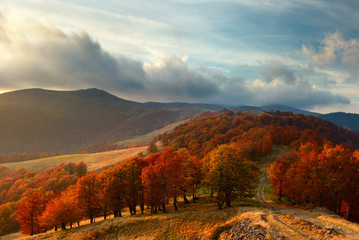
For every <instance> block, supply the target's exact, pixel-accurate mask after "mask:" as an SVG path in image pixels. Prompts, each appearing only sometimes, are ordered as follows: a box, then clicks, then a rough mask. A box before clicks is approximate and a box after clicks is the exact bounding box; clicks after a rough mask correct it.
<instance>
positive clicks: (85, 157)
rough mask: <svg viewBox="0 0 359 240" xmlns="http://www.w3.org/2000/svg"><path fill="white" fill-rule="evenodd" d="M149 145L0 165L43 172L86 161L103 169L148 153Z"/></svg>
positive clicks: (93, 166) (91, 166) (89, 168)
mask: <svg viewBox="0 0 359 240" xmlns="http://www.w3.org/2000/svg"><path fill="white" fill-rule="evenodd" d="M146 149H147V146H143V147H136V148H129V149H122V150H114V151H108V152H100V153H91V154H72V155H62V156H56V157H50V158H41V159H35V160H29V161H23V162H15V163H3V164H0V167H1V166H3V167H6V168H9V169H11V170H14V169H16V168H21V167H23V168H25V169H27V170H30V169H32V170H35V171H36V172H41V171H44V170H47V169H49V168H51V167H53V166H54V165H58V164H60V163H62V162H65V163H70V162H72V163H76V164H78V163H80V162H84V163H86V164H87V168H88V171H89V172H91V171H101V170H102V169H103V168H107V167H109V166H113V165H116V164H118V163H119V162H122V161H123V160H125V159H128V158H132V157H136V156H137V155H138V154H139V153H146Z"/></svg>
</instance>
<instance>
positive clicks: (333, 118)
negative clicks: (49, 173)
mask: <svg viewBox="0 0 359 240" xmlns="http://www.w3.org/2000/svg"><path fill="white" fill-rule="evenodd" d="M319 117H320V118H322V119H325V120H327V121H330V122H333V123H335V124H337V125H339V126H343V127H345V128H349V129H352V130H359V114H355V113H344V112H335V113H328V114H321V115H320V116H319Z"/></svg>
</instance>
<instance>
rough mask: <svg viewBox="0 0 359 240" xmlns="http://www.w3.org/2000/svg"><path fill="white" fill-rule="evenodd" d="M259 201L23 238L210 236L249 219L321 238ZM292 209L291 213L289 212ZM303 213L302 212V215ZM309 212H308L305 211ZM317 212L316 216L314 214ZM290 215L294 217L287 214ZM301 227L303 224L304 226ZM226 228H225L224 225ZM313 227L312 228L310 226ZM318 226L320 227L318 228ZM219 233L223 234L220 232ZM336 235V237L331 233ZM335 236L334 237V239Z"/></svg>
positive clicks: (186, 208)
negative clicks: (265, 206)
mask: <svg viewBox="0 0 359 240" xmlns="http://www.w3.org/2000/svg"><path fill="white" fill-rule="evenodd" d="M257 206H258V202H256V201H255V200H252V199H246V200H239V201H234V202H233V207H231V208H225V209H223V210H218V209H217V206H216V204H215V203H214V202H210V200H209V199H201V200H200V201H199V202H197V203H190V204H184V203H183V202H181V203H179V211H177V212H176V211H174V210H173V207H172V205H168V206H167V209H168V211H169V212H168V213H165V214H163V213H159V214H154V215H151V214H149V210H146V211H145V214H144V215H136V216H130V215H129V213H128V212H127V213H125V214H124V217H122V218H111V219H108V220H105V221H98V220H99V219H97V220H96V223H94V224H86V225H84V224H85V222H82V223H81V226H80V227H74V228H73V229H68V230H66V231H62V230H59V231H58V232H54V231H52V232H48V233H44V234H40V235H37V236H34V237H25V238H23V239H36V240H40V239H71V240H72V239H73V240H80V239H81V240H82V239H121V240H125V239H126V240H127V239H146V240H156V239H211V237H212V236H213V235H214V234H215V233H216V231H218V230H219V229H227V230H224V231H228V229H229V228H230V227H231V226H233V225H234V224H235V223H236V222H237V221H241V220H244V219H249V220H250V221H251V224H253V225H259V226H261V227H263V228H265V229H266V230H267V231H269V232H271V233H273V234H275V236H277V237H278V238H277V239H307V237H313V238H316V239H317V238H319V239H320V238H321V236H322V235H320V233H319V230H317V229H314V227H313V226H314V225H313V226H309V227H311V228H310V229H309V227H308V228H304V227H306V225H305V224H306V223H307V220H311V219H307V220H304V218H302V217H301V216H305V214H307V213H301V212H299V211H297V210H295V209H287V211H283V213H282V212H279V211H278V210H273V209H268V208H262V207H257ZM291 212H293V214H294V215H293V214H290V213H291ZM301 214H302V215H301ZM308 214H309V213H308ZM316 214H317V215H316ZM316 214H315V215H313V216H312V217H313V218H314V219H316V218H318V221H320V219H323V222H324V221H331V222H335V224H332V225H339V224H341V225H342V226H343V227H342V228H343V229H344V228H345V229H349V228H350V229H351V231H350V230H347V232H343V231H342V230H341V229H339V228H336V229H337V231H339V232H342V233H344V235H339V236H337V237H339V238H337V239H340V238H341V239H358V236H357V235H355V233H353V231H356V230H359V225H358V224H355V223H350V222H348V221H346V220H344V219H341V218H340V217H335V216H325V215H324V214H322V213H316ZM288 216H293V217H290V218H289V217H288ZM303 226H304V227H303ZM224 227H227V228H224ZM312 228H313V229H312ZM318 229H319V228H318ZM222 234H225V232H223V233H222ZM333 237H335V236H333ZM333 239H335V238H333Z"/></svg>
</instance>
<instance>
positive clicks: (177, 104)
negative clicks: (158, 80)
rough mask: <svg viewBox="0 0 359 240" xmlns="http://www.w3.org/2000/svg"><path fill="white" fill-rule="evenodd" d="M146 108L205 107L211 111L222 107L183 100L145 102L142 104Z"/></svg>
mask: <svg viewBox="0 0 359 240" xmlns="http://www.w3.org/2000/svg"><path fill="white" fill-rule="evenodd" d="M143 106H144V107H146V108H153V109H159V108H166V109H179V108H195V109H205V110H211V111H217V110H220V109H222V108H224V107H223V106H219V105H211V104H204V103H183V102H172V103H158V102H146V103H144V104H143Z"/></svg>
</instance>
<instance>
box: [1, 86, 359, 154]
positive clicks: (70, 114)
mask: <svg viewBox="0 0 359 240" xmlns="http://www.w3.org/2000/svg"><path fill="white" fill-rule="evenodd" d="M222 108H223V107H222V106H219V105H210V104H191V103H179V102H176V103H156V102H147V103H138V102H133V101H127V100H124V99H121V98H118V97H116V96H114V95H111V94H109V93H107V92H105V91H103V90H99V89H94V88H93V89H85V90H77V91H50V90H44V89H25V90H18V91H14V92H8V93H3V94H0V115H1V118H0V155H1V154H9V153H23V152H27V153H40V152H48V153H58V154H69V153H75V152H86V149H99V148H97V147H96V146H102V145H106V144H116V143H118V142H121V141H124V140H127V139H132V138H135V137H138V136H142V135H146V134H148V133H150V132H152V131H154V130H156V129H161V128H162V127H165V126H167V125H169V124H171V123H175V122H178V121H181V120H184V119H189V118H192V117H193V116H195V115H197V114H199V113H201V112H203V111H205V110H210V111H218V110H219V109H222ZM232 109H237V110H242V111H248V110H259V111H271V110H274V111H275V110H280V111H285V112H293V113H294V114H303V115H312V116H317V117H320V118H322V119H325V120H328V121H331V122H333V123H335V124H337V125H340V126H343V127H345V128H349V129H352V130H358V129H359V115H358V114H345V113H331V114H319V113H315V112H309V111H304V110H300V109H296V108H291V107H286V106H282V105H270V106H262V107H253V106H238V107H233V108H232ZM93 146H95V147H93ZM112 149H113V148H112Z"/></svg>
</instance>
